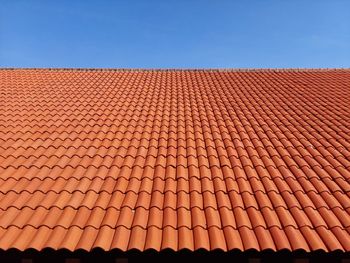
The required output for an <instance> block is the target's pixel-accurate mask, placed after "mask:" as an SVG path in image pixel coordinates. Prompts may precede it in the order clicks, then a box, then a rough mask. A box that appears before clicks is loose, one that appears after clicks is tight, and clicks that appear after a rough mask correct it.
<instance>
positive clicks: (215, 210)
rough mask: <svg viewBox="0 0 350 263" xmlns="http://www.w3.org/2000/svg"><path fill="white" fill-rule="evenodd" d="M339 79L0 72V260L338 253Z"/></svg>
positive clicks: (247, 73)
mask: <svg viewBox="0 0 350 263" xmlns="http://www.w3.org/2000/svg"><path fill="white" fill-rule="evenodd" d="M349 182H350V70H346V69H344V70H241V71H240V70H74V69H68V70H63V69H57V70H56V69H51V70H50V69H31V70H22V69H14V70H11V69H3V70H0V249H3V250H8V249H10V248H16V249H19V250H26V249H28V248H34V249H37V250H42V249H43V248H53V249H61V248H65V249H68V250H71V251H74V250H77V249H84V250H86V251H90V250H91V249H93V248H97V247H99V248H102V249H104V250H111V249H120V250H123V251H125V250H130V249H137V250H140V251H144V250H148V249H154V250H157V251H160V250H163V249H168V248H169V249H172V250H175V251H177V250H182V249H188V250H197V249H205V250H215V249H220V250H224V251H228V250H233V249H239V250H242V251H245V250H248V249H255V250H257V251H262V250H266V249H272V250H282V249H287V250H291V251H294V250H297V249H303V250H305V251H315V250H324V251H334V250H342V251H350V216H349V213H350V183H349Z"/></svg>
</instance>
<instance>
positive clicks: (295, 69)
mask: <svg viewBox="0 0 350 263" xmlns="http://www.w3.org/2000/svg"><path fill="white" fill-rule="evenodd" d="M1 70H28V71H31V70H32V71H130V72H155V71H165V72H183V71H198V72H318V71H350V68H69V67H68V68H31V67H29V68H22V67H18V68H14V67H0V71H1Z"/></svg>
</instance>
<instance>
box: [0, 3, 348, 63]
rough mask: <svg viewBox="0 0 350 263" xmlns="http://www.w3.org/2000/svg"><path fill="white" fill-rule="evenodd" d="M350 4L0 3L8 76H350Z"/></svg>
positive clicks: (2, 57) (1, 52)
mask: <svg viewBox="0 0 350 263" xmlns="http://www.w3.org/2000/svg"><path fill="white" fill-rule="evenodd" d="M349 12H350V1H348V0H343V1H340V0H314V1H312V0H289V1H288V0H256V1H253V0H245V1H243V0H241V1H235V0H119V1H118V0H115V1H112V0H110V1H108V0H99V1H98V0H94V1H92V0H81V1H79V0H60V1H49V0H42V1H39V0H23V1H20V0H0V67H102V68H106V67H107V68H108V67H110V68H268V67H273V68H281V67H284V68H285V67H287V68H290V67H296V68H305V67H317V68H319V67H350V14H349Z"/></svg>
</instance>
